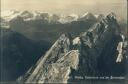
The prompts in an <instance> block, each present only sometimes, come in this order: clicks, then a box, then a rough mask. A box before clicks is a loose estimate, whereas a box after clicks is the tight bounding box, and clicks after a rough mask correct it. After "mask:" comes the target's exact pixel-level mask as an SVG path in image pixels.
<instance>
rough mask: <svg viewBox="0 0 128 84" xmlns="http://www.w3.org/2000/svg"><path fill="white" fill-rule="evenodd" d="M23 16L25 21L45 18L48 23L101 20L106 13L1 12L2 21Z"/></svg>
mask: <svg viewBox="0 0 128 84" xmlns="http://www.w3.org/2000/svg"><path fill="white" fill-rule="evenodd" d="M18 17H21V18H22V19H23V20H24V21H30V20H45V21H47V22H48V23H62V24H64V23H70V22H73V21H79V20H80V21H85V20H87V19H88V20H100V19H101V17H104V15H102V14H100V15H93V14H92V13H88V12H87V13H85V14H83V15H82V16H79V15H77V14H70V15H56V14H50V13H47V12H39V11H15V10H8V11H2V12H1V18H2V21H5V22H9V21H11V20H14V19H17V18H18Z"/></svg>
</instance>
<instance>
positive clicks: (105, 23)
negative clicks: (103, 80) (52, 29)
mask: <svg viewBox="0 0 128 84" xmlns="http://www.w3.org/2000/svg"><path fill="white" fill-rule="evenodd" d="M126 46H127V43H125V38H124V37H122V34H121V33H120V30H119V25H118V23H117V20H116V17H115V16H114V14H113V13H111V14H109V15H107V16H106V17H105V18H103V19H102V20H101V21H100V22H98V23H96V24H95V25H94V26H92V27H91V28H90V29H89V30H88V31H87V32H84V33H81V34H80V35H79V36H77V37H75V38H72V37H71V35H70V34H62V35H61V37H60V38H59V39H58V40H57V41H56V42H55V43H54V45H53V46H52V47H51V48H50V49H49V50H48V51H47V52H46V54H45V55H44V56H42V57H41V58H40V59H39V61H38V62H37V64H36V65H35V66H33V67H32V68H31V69H30V70H29V71H28V72H27V73H26V74H25V75H24V76H23V77H20V78H19V79H18V81H23V82H26V83H67V82H73V81H75V80H76V79H75V76H82V77H84V76H124V75H125V70H126V68H125V64H126V59H127V47H126ZM124 47H125V48H124ZM70 78H72V79H70ZM79 81H80V80H79Z"/></svg>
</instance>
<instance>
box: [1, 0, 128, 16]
mask: <svg viewBox="0 0 128 84" xmlns="http://www.w3.org/2000/svg"><path fill="white" fill-rule="evenodd" d="M126 1H127V0H1V5H2V8H1V9H2V10H10V9H17V10H42V11H50V12H53V13H81V12H86V11H89V12H94V13H98V12H101V13H107V12H110V11H114V12H116V13H119V14H122V12H126V4H127V2H126ZM122 16H124V15H122Z"/></svg>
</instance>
